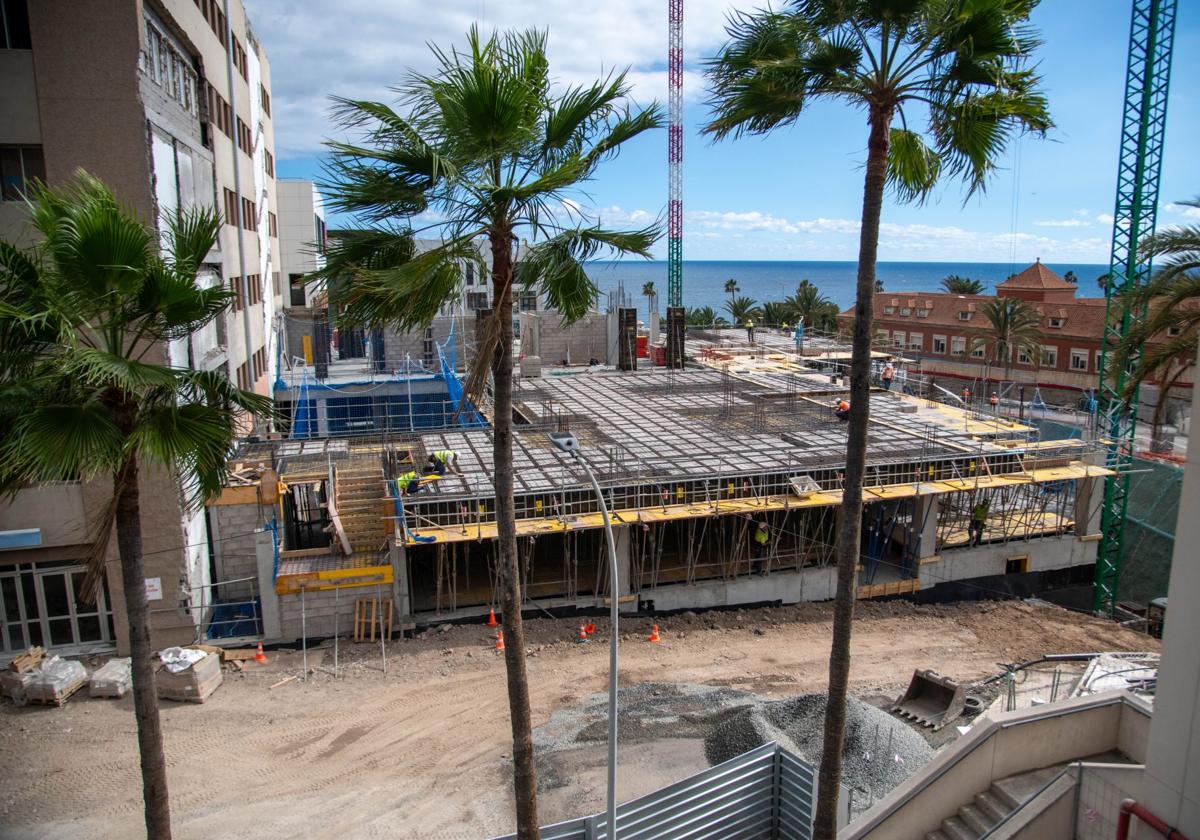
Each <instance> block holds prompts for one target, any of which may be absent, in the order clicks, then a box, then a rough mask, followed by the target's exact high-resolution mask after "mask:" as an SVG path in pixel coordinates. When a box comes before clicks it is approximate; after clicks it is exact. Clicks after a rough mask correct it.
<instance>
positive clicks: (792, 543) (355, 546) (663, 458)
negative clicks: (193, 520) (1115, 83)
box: [210, 333, 1110, 642]
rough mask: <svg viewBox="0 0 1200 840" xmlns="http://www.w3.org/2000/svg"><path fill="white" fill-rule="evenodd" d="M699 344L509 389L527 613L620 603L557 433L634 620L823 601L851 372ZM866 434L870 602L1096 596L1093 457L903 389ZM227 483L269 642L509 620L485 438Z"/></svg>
mask: <svg viewBox="0 0 1200 840" xmlns="http://www.w3.org/2000/svg"><path fill="white" fill-rule="evenodd" d="M783 341H786V336H780V342H783ZM693 344H694V346H695V347H696V349H697V352H696V355H695V359H696V361H695V363H693V364H689V365H688V366H687V367H685V368H682V369H671V368H666V367H658V368H650V369H648V370H638V371H620V370H612V369H605V368H600V367H596V366H591V367H575V368H567V369H546V370H543V371H541V372H540V375H537V376H522V377H520V378H519V379H518V380H517V383H516V386H515V391H514V413H515V420H516V426H515V435H514V444H513V463H514V475H513V477H514V482H515V501H516V512H517V534H518V545H519V557H520V566H521V570H522V593H523V597H524V598H525V599H526V603H527V605H528V608H529V609H539V610H547V611H550V612H553V613H555V614H565V613H570V612H574V611H583V612H586V611H591V610H597V609H602V608H603V607H604V606H605V605H606V604H607V603H608V600H607V599H608V598H610V597H612V595H613V594H614V593H612V592H610V591H609V590H610V585H609V583H608V581H609V580H610V575H609V570H608V568H607V559H606V550H605V533H604V529H603V527H602V525H603V522H602V518H601V514H600V509H599V505H598V500H597V498H596V495H595V493H594V491H593V490H592V487H591V485H590V483H589V482H588V479H587V477H586V475H585V474H584V473H583V471H582V470H581V468H580V467H579V465H578V464H575V463H572V462H571V459H570V458H567V457H564V456H563V455H562V453H561V452H559V451H558V450H557V449H556V448H555V447H554V446H553V445H552V443H551V441H550V439H549V434H550V433H551V432H564V431H569V432H571V433H573V434H574V435H575V436H576V438H577V439H578V440H579V442H580V444H581V446H582V450H583V457H584V458H585V459H586V460H587V462H588V464H589V466H590V467H591V469H592V470H593V472H594V473H595V475H596V477H597V479H598V481H599V482H600V485H601V487H602V488H603V493H604V501H605V504H606V505H607V507H608V509H609V511H610V512H611V516H612V524H613V533H614V542H615V545H616V554H617V558H618V566H619V568H618V572H619V580H620V582H621V591H620V592H617V593H615V594H616V597H617V599H618V601H619V603H620V604H621V609H622V610H626V611H629V612H639V613H669V612H671V611H678V610H688V609H701V608H707V607H724V606H736V605H754V604H768V603H784V604H791V603H798V602H801V601H822V600H827V599H829V598H831V597H832V595H833V591H834V585H835V570H834V561H835V559H834V529H835V525H836V520H837V517H838V511H839V507H840V502H841V481H842V470H843V467H844V463H845V446H846V429H847V424H846V423H842V422H839V421H838V419H837V418H836V417H835V413H834V411H835V404H836V402H837V401H838V400H839V399H840V398H842V397H843V396H845V394H846V392H847V384H846V382H845V381H844V377H843V376H842V375H841V374H840V372H839V371H840V370H841V362H840V361H839V360H838V359H836V358H833V356H835V355H839V354H836V353H835V352H834V351H833V350H831V349H830V348H828V347H827V348H820V347H817V348H810V352H812V353H821V354H822V355H817V356H798V355H795V354H793V353H786V352H773V351H772V350H771V348H770V347H768V346H766V343H765V341H764V340H763V339H760V340H759V342H758V343H756V344H755V345H748V344H747V343H746V342H744V341H741V342H739V341H737V340H736V339H734V338H732V337H731V336H730V335H728V334H727V335H725V336H721V335H718V334H710V333H701V334H699V335H697V336H694V337H693ZM739 345H740V346H739ZM916 384H917V383H916V382H915V381H914V382H910V383H907V385H908V386H909V387H906V390H909V391H913V390H914V388H913V387H912V386H914V385H916ZM460 399H461V397H460ZM452 413H453V412H452ZM484 413H486V407H484ZM470 416H471V417H476V416H478V415H475V414H474V412H470ZM870 424H871V426H870V428H871V431H870V438H869V442H868V451H867V473H866V489H865V492H864V495H865V499H866V506H865V511H864V519H863V554H862V562H861V564H860V572H859V575H860V577H859V590H858V591H859V597H861V598H873V597H889V596H896V595H901V594H905V595H911V596H914V597H917V598H923V599H926V600H937V599H938V598H939V594H940V595H941V597H942V599H943V600H945V599H949V598H952V597H953V598H956V599H957V598H961V597H962V591H963V587H964V586H966V587H968V588H969V586H970V585H971V584H970V582H971V581H976V583H975V584H974V585H975V586H977V587H978V589H979V590H980V591H981V592H987V591H991V592H994V593H997V594H999V593H1005V594H1021V595H1029V594H1034V593H1035V592H1037V591H1040V590H1041V588H1043V586H1045V585H1048V584H1049V583H1050V582H1052V581H1053V580H1060V579H1061V580H1063V581H1066V580H1068V579H1070V578H1071V574H1072V570H1079V571H1080V572H1082V573H1083V574H1084V576H1085V577H1086V574H1087V573H1088V571H1089V569H1088V568H1087V567H1090V566H1091V565H1092V564H1093V563H1094V561H1095V543H1096V541H1097V538H1098V531H1097V527H1098V512H1099V492H1100V490H1099V488H1101V486H1102V482H1103V480H1104V477H1105V476H1107V475H1109V474H1110V472H1109V471H1108V470H1106V469H1105V468H1104V467H1102V466H1099V465H1098V464H1099V463H1101V462H1102V453H1101V452H1100V450H1099V448H1098V447H1097V446H1096V444H1095V442H1094V441H1093V442H1089V441H1086V440H1082V439H1078V438H1076V439H1073V440H1056V441H1040V440H1038V435H1037V434H1036V431H1035V430H1034V429H1033V428H1031V427H1029V426H1025V425H1022V424H1020V423H1017V422H1014V421H1012V420H1010V419H1007V418H1004V417H1001V416H999V415H998V414H995V415H991V416H989V415H988V414H986V413H980V412H977V411H967V410H963V409H960V408H955V407H953V406H951V405H948V404H946V403H943V402H939V401H936V400H933V399H929V398H927V397H925V396H921V395H918V394H915V393H902V392H900V391H899V389H898V390H897V391H886V390H883V389H882V388H880V389H878V390H876V391H874V392H873V393H872V397H871V406H870ZM389 425H391V426H392V428H394V427H395V424H389ZM423 425H428V424H423ZM439 450H443V451H444V450H450V451H453V452H454V453H456V454H457V467H458V472H448V473H447V474H445V475H443V476H440V477H432V476H431V477H430V479H429V480H428V481H426V482H424V483H423V484H422V486H421V488H420V490H419V491H418V492H415V493H411V494H398V493H397V489H396V488H397V483H396V480H397V479H398V478H399V477H400V476H402V475H403V474H405V473H407V472H408V471H410V470H416V471H418V472H420V471H422V470H423V467H424V465H425V463H426V462H427V459H428V457H429V455H430V454H431V453H433V452H435V451H439ZM235 465H236V467H237V469H235V475H237V476H239V477H243V476H245V478H244V479H240V480H242V481H244V483H243V484H241V486H231V487H229V488H227V489H226V491H225V492H224V493H223V494H222V495H221V496H220V497H218V498H217V499H215V500H214V501H213V502H212V503H211V509H210V510H211V512H212V513H213V514H214V516H213V520H214V523H215V530H216V531H217V535H216V536H217V538H216V539H215V540H214V552H215V564H216V568H217V570H218V573H219V576H220V579H222V580H231V581H232V580H238V579H244V578H256V580H254V581H248V583H253V584H254V585H253V586H248V587H246V593H245V594H249V591H250V590H251V589H252V590H253V591H254V592H255V600H258V601H259V602H260V603H259V604H258V605H257V606H258V607H259V614H258V615H257V616H254V617H253V618H254V620H257V621H258V622H259V623H260V628H258V629H260V632H261V635H262V637H263V638H264V639H265V640H267V641H286V642H291V641H295V640H297V639H299V638H300V637H301V636H302V635H305V634H307V635H310V636H325V635H330V634H332V633H333V632H334V631H335V627H334V623H335V621H336V622H338V624H339V627H340V628H342V629H346V628H348V627H349V626H350V625H351V623H352V622H353V620H354V614H355V611H356V610H358V612H359V614H360V615H361V614H363V611H364V610H367V611H368V612H371V613H374V614H375V615H376V616H377V618H378V620H380V621H384V620H387V621H394V622H395V627H396V629H402V628H403V629H409V628H416V627H420V626H424V625H428V624H434V623H442V622H445V621H450V620H457V619H467V618H470V617H473V616H479V615H487V614H488V612H489V610H493V609H495V608H496V607H497V605H498V603H499V594H498V585H499V575H498V573H497V569H496V563H497V537H496V522H495V491H494V489H493V466H492V436H491V432H490V430H489V428H487V427H486V426H482V427H480V426H479V425H477V424H476V422H475V421H474V420H470V421H468V422H465V423H460V424H450V425H447V426H446V427H443V428H439V429H437V430H431V429H427V430H422V429H417V430H415V433H413V434H411V435H409V434H403V433H402V434H395V433H383V434H363V435H357V436H343V437H322V438H315V439H314V438H308V437H305V438H300V439H298V438H289V439H281V440H278V441H265V442H259V443H251V444H247V445H246V446H244V447H243V448H242V450H241V451H239V452H238V453H237V456H236V457H235ZM979 510H983V511H984V512H985V516H983V517H982V518H981V517H980V516H978V515H977V516H976V519H980V523H979V525H978V527H977V530H976V532H975V533H974V534H973V533H972V529H971V526H972V516H973V513H974V512H976V511H979ZM764 528H765V530H766V534H767V539H766V540H763V539H762V537H760V536H758V534H759V532H760V531H761V530H762V529H764ZM1055 575H1057V576H1058V577H1055ZM341 590H345V592H342V591H341ZM226 594H227V595H228V594H229V593H226ZM247 600H250V599H247ZM363 601H366V602H367V603H366V605H364V604H363V603H360V602H363Z"/></svg>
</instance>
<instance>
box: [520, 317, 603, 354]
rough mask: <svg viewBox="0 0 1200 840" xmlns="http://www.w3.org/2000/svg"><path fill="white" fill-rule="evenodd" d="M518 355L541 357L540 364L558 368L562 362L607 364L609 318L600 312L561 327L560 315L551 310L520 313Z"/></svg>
mask: <svg viewBox="0 0 1200 840" xmlns="http://www.w3.org/2000/svg"><path fill="white" fill-rule="evenodd" d="M520 321H521V353H522V355H525V356H540V357H541V359H542V363H543V364H548V365H557V364H559V363H560V362H562V361H563V360H564V359H565V360H567V361H568V362H569V363H570V364H573V365H584V364H587V363H588V360H589V359H592V358H596V359H599V360H600V362H601V363H602V364H608V362H609V357H608V316H607V315H605V314H603V313H600V312H592V313H589V314H587V315H584V316H583V317H582V318H580V319H579V320H578V321H576V322H575V323H573V324H568V325H565V326H564V325H563V323H562V315H561V314H560V313H558V312H555V311H553V310H549V311H546V312H522V313H521V315H520Z"/></svg>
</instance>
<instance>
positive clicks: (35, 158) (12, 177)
mask: <svg viewBox="0 0 1200 840" xmlns="http://www.w3.org/2000/svg"><path fill="white" fill-rule="evenodd" d="M35 178H36V179H37V180H39V181H45V180H46V162H45V160H44V159H43V158H42V147H41V146H0V201H20V200H21V199H22V198H23V197H24V195H25V192H26V191H27V190H28V189H29V186H30V182H32V181H33V180H34V179H35Z"/></svg>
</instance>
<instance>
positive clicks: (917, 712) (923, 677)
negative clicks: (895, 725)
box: [892, 669, 966, 730]
mask: <svg viewBox="0 0 1200 840" xmlns="http://www.w3.org/2000/svg"><path fill="white" fill-rule="evenodd" d="M965 703H966V694H964V692H963V688H962V686H961V685H959V684H958V683H956V682H955V681H954V680H952V679H950V678H949V677H939V676H938V675H937V672H936V671H928V670H920V669H918V670H916V671H914V672H913V677H912V682H910V683H909V684H908V691H906V692H904V696H903V697H901V698H900V699H899V700H897V701H896V703H895V704H894V705H893V706H892V711H893V712H896V713H897V714H899V715H900V716H901V717H906V718H910V719H911V720H913V721H915V722H916V723H919V724H921V725H922V726H930V727H933V729H935V730H937V729H941V728H942V727H943V726H945V725H946V724H948V723H949V722H950V721H952V720H954V719H955V718H957V717H958V716H959V715H960V714H962V710H963V706H964V705H965Z"/></svg>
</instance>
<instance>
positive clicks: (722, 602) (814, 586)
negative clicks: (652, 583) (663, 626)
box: [638, 566, 837, 610]
mask: <svg viewBox="0 0 1200 840" xmlns="http://www.w3.org/2000/svg"><path fill="white" fill-rule="evenodd" d="M836 589H837V568H836V567H834V566H827V567H825V568H823V569H804V570H802V571H799V572H773V573H772V574H771V575H770V576H768V577H750V578H741V579H738V580H710V581H697V582H696V583H694V584H690V585H689V584H673V585H669V586H658V587H653V588H647V589H643V590H642V591H641V592H639V593H638V597H639V598H641V599H643V600H652V601H654V608H655V609H656V610H691V609H696V610H699V609H707V608H709V607H726V606H733V605H735V604H753V603H759V602H763V601H782V602H783V603H785V604H795V603H799V602H800V601H827V600H829V599H830V598H832V597H833V595H834V592H835V591H836Z"/></svg>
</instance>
